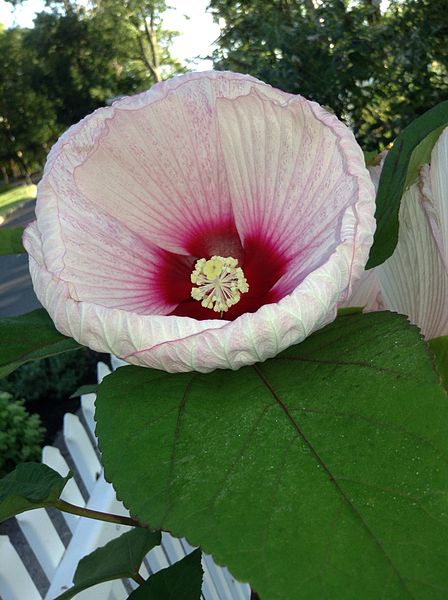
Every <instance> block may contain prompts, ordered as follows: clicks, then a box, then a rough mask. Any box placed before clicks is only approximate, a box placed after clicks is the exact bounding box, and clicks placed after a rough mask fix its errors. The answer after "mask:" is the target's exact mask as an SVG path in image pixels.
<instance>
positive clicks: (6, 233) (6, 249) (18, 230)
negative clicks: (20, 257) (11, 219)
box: [0, 227, 26, 256]
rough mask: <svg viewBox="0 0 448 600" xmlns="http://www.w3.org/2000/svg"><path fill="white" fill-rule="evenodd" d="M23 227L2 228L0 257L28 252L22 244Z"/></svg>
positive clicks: (0, 229)
mask: <svg viewBox="0 0 448 600" xmlns="http://www.w3.org/2000/svg"><path fill="white" fill-rule="evenodd" d="M23 231H24V228H23V227H0V256H6V255H7V254H21V253H23V252H26V250H25V248H24V247H23V244H22V235H23Z"/></svg>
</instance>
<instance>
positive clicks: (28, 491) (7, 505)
mask: <svg viewBox="0 0 448 600" xmlns="http://www.w3.org/2000/svg"><path fill="white" fill-rule="evenodd" d="M70 478H71V474H69V475H67V477H62V476H61V475H59V473H57V472H56V471H54V470H53V469H50V467H47V465H43V464H41V463H22V464H20V465H18V466H17V467H16V468H15V469H14V471H12V472H11V473H8V475H5V477H3V479H0V521H4V520H5V519H8V518H9V517H12V516H14V515H18V514H20V513H22V512H25V511H27V510H34V509H35V508H41V507H44V506H47V507H48V506H55V505H56V504H57V500H58V498H59V496H60V495H61V492H62V490H63V489H64V487H65V484H66V483H67V481H68V480H69V479H70Z"/></svg>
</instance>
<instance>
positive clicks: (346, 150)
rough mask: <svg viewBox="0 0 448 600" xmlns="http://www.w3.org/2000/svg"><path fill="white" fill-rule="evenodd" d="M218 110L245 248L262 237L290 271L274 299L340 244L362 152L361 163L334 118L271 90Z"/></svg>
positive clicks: (348, 136) (225, 101) (354, 194)
mask: <svg viewBox="0 0 448 600" xmlns="http://www.w3.org/2000/svg"><path fill="white" fill-rule="evenodd" d="M217 108H218V119H219V122H220V125H221V143H222V147H223V154H224V157H225V162H226V164H227V172H228V180H229V186H230V193H231V198H232V206H233V212H234V215H235V222H236V226H237V229H238V231H239V234H240V237H241V240H242V244H243V246H244V245H245V240H246V239H250V240H252V239H254V238H257V237H260V236H261V237H262V238H263V239H265V240H267V242H268V243H269V244H270V245H272V246H273V247H274V248H275V249H276V252H277V253H278V254H279V255H281V256H282V258H283V262H284V263H285V264H288V268H287V269H284V274H283V277H282V278H281V279H280V281H278V282H276V285H275V288H274V290H275V293H274V296H277V297H283V296H284V295H286V294H288V293H290V292H291V291H292V290H293V289H294V288H295V287H296V286H297V285H298V284H299V283H300V282H301V281H302V280H303V279H304V278H305V277H306V275H307V274H309V273H310V272H312V271H313V270H315V269H316V268H317V267H318V266H320V265H322V264H324V263H325V262H326V261H327V260H328V258H329V257H330V256H331V254H332V253H333V252H334V251H335V249H336V247H337V245H338V244H339V243H341V240H342V231H341V225H342V215H343V214H344V212H345V211H346V210H347V209H349V207H352V206H353V205H354V204H355V203H356V201H357V197H358V194H357V188H358V185H359V182H358V177H359V169H358V164H359V160H360V158H361V154H360V150H358V152H357V154H358V156H357V158H358V160H357V161H355V160H354V155H355V150H354V149H355V148H356V145H355V143H354V138H353V136H352V134H351V133H350V132H349V131H348V129H347V128H346V127H345V126H344V125H343V124H342V123H340V122H339V121H338V120H337V119H336V117H335V116H334V115H331V114H330V113H328V112H327V111H325V110H324V109H322V108H321V107H320V106H319V105H317V104H316V103H313V102H308V101H307V100H305V99H304V98H301V97H299V96H291V95H289V94H284V93H281V92H278V90H272V89H271V88H269V87H265V88H263V89H262V90H259V89H258V88H257V89H254V90H253V91H252V92H251V93H250V94H248V95H246V96H241V97H239V98H237V99H233V100H229V99H224V98H222V99H221V98H220V99H218V101H217ZM349 159H350V160H349ZM352 165H354V166H355V167H354V169H353V172H352V170H351V169H352Z"/></svg>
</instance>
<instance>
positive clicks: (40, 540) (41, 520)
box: [0, 363, 250, 600]
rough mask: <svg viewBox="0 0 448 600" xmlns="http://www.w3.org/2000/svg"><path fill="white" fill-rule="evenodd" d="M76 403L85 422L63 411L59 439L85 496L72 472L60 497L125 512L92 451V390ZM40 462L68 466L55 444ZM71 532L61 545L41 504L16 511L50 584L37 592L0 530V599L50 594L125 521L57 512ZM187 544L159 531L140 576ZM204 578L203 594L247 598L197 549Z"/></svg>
mask: <svg viewBox="0 0 448 600" xmlns="http://www.w3.org/2000/svg"><path fill="white" fill-rule="evenodd" d="M108 373H110V370H109V368H108V367H107V366H106V365H105V364H104V363H99V364H98V381H99V382H100V381H101V380H102V379H103V377H105V376H106V375H107V374H108ZM81 409H82V414H83V417H84V421H85V423H86V426H87V430H86V428H84V426H83V424H82V422H81V420H80V419H79V417H77V416H76V415H73V414H71V413H67V414H66V415H65V417H64V430H63V433H64V440H65V443H66V446H67V448H68V451H69V453H70V456H71V458H72V461H73V463H74V465H75V466H76V470H77V473H78V474H79V476H80V478H81V480H82V483H83V484H84V487H85V489H86V490H87V493H88V496H89V498H88V501H87V502H85V500H84V498H83V496H82V494H81V491H80V489H79V487H78V485H77V484H76V482H75V480H74V479H73V478H72V479H71V480H70V481H69V482H68V484H67V485H66V487H65V489H64V491H63V493H62V496H61V497H62V499H64V500H66V501H67V502H71V503H72V504H76V505H79V506H87V507H88V508H91V509H94V510H99V511H103V512H109V513H114V514H123V515H127V514H129V513H128V512H127V511H126V509H125V508H124V506H123V505H122V504H121V502H119V501H118V500H117V498H116V495H115V492H114V489H113V487H112V486H111V485H110V484H109V483H107V482H106V481H105V479H104V476H103V470H102V467H101V463H100V461H99V459H98V455H97V447H96V437H95V423H94V418H93V416H94V410H95V394H87V395H84V396H82V397H81ZM42 462H44V463H45V464H46V465H48V466H49V467H51V468H52V469H55V470H56V471H58V472H59V473H60V474H61V475H63V476H65V475H66V474H67V473H68V471H69V467H68V465H67V463H66V461H65V459H64V458H63V456H62V454H61V453H60V451H59V450H58V449H57V448H53V447H52V446H46V447H45V448H44V449H43V452H42ZM62 514H63V517H64V519H65V522H66V524H67V526H68V528H69V529H70V532H71V534H72V537H71V539H70V541H69V543H68V545H67V547H65V546H64V544H63V542H62V540H61V538H60V536H59V534H58V531H57V529H56V527H55V526H54V524H53V521H52V520H51V518H50V517H49V515H48V513H47V511H46V510H45V509H36V510H33V511H29V512H25V513H22V514H21V515H18V516H17V517H16V518H17V521H18V523H19V526H20V529H21V530H22V532H23V534H24V536H25V538H26V540H27V541H28V543H29V545H30V547H31V549H32V550H33V552H34V554H35V556H36V558H37V560H38V562H39V563H40V565H41V567H42V570H43V572H44V573H45V575H46V576H47V578H48V580H49V582H50V587H49V589H48V591H47V593H46V594H45V595H42V594H41V593H40V592H39V590H38V588H37V586H36V584H35V582H34V581H33V578H32V577H31V575H30V574H29V572H28V571H27V569H26V567H25V566H24V564H23V562H22V560H21V559H20V557H19V555H18V553H17V551H16V549H15V548H14V546H13V544H12V543H11V541H10V539H9V537H8V536H5V535H3V536H0V600H54V598H56V597H57V596H58V595H59V594H61V593H62V592H64V591H65V590H66V589H68V588H69V587H71V585H72V579H73V575H74V572H75V569H76V566H77V564H78V562H79V560H80V559H81V558H82V557H83V556H85V555H87V554H89V553H90V552H92V551H93V550H95V549H96V548H98V547H100V546H103V545H104V544H106V543H107V542H108V541H110V540H111V539H113V538H115V537H117V536H118V535H120V534H121V533H123V532H124V531H127V530H128V529H129V527H126V526H124V525H115V524H111V523H105V522H102V521H96V520H92V519H87V518H82V517H78V516H76V515H71V514H67V513H62ZM192 550H193V548H192V547H191V546H190V545H189V544H188V542H187V541H186V540H183V539H182V540H181V539H177V538H174V537H172V536H171V535H169V534H166V533H163V535H162V545H161V546H159V547H157V548H154V549H153V550H151V552H149V554H148V555H147V556H146V557H145V560H144V563H143V565H142V568H141V570H140V574H141V575H142V576H143V577H144V578H146V577H148V576H150V574H153V573H156V572H157V571H160V570H161V569H164V568H166V567H167V566H169V565H170V564H173V563H175V562H177V561H179V560H181V559H182V558H183V557H184V556H186V555H187V554H189V553H190V552H191V551H192ZM202 566H203V568H204V579H203V586H202V599H203V600H248V599H249V598H250V588H249V586H248V585H247V584H241V583H239V582H237V581H236V580H235V579H234V578H233V577H232V575H231V574H230V573H229V571H228V570H227V569H226V568H221V567H218V566H217V565H216V564H215V563H214V562H213V559H212V557H211V556H208V555H206V554H203V555H202ZM135 587H136V584H135V583H134V582H133V581H127V582H124V581H120V580H117V581H113V582H106V583H102V584H100V585H98V586H95V587H93V588H90V589H89V590H85V591H84V592H81V593H79V594H77V595H76V596H75V598H76V600H124V599H125V598H127V597H128V596H129V590H130V589H133V588H135Z"/></svg>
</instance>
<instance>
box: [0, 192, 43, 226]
mask: <svg viewBox="0 0 448 600" xmlns="http://www.w3.org/2000/svg"><path fill="white" fill-rule="evenodd" d="M35 198H36V186H35V185H18V186H11V185H10V186H0V224H1V223H2V222H3V221H5V219H6V217H7V216H8V215H9V214H10V213H12V212H14V211H15V210H17V209H18V208H19V207H20V206H21V205H22V204H23V203H24V202H26V201H27V200H35Z"/></svg>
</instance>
